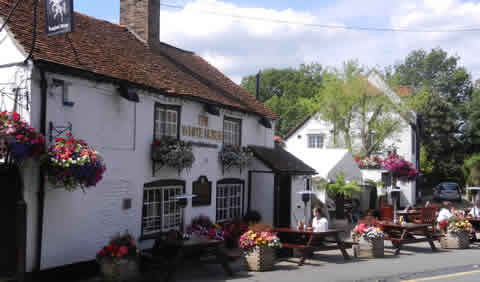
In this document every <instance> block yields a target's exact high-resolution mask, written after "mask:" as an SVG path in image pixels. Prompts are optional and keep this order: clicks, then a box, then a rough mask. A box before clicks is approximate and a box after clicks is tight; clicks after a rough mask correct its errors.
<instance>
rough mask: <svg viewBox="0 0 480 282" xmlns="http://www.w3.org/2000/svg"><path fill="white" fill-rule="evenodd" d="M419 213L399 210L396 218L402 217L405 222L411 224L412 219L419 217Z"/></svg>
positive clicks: (417, 211)
mask: <svg viewBox="0 0 480 282" xmlns="http://www.w3.org/2000/svg"><path fill="white" fill-rule="evenodd" d="M420 214H421V212H420V211H419V210H408V211H405V210H401V211H397V215H398V216H403V217H404V218H405V220H406V221H407V222H412V220H413V217H415V216H420Z"/></svg>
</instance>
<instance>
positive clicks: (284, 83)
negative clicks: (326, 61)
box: [240, 63, 323, 136]
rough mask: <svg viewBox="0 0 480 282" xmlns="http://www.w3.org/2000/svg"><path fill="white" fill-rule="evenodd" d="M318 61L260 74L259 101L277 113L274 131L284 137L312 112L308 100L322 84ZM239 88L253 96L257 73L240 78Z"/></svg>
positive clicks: (268, 70) (321, 69)
mask: <svg viewBox="0 0 480 282" xmlns="http://www.w3.org/2000/svg"><path fill="white" fill-rule="evenodd" d="M322 71H323V68H322V66H321V65H320V64H317V63H312V64H309V65H300V67H299V68H298V69H294V68H287V69H267V70H264V71H262V73H261V77H260V85H259V86H260V87H259V88H260V89H259V100H260V101H262V102H264V104H265V106H267V107H268V108H269V109H271V110H272V111H273V112H275V113H276V114H277V115H278V116H279V120H278V121H277V122H276V128H275V134H276V135H279V136H285V135H286V134H287V133H288V131H289V130H290V129H292V128H294V127H295V126H296V125H297V124H298V123H299V122H300V121H302V120H303V119H304V118H305V117H306V116H307V115H308V114H310V113H311V106H310V99H312V98H313V97H315V96H316V95H318V93H319V89H320V87H321V86H322ZM240 85H241V87H243V88H244V89H245V90H247V91H248V92H250V93H251V94H252V95H255V91H256V75H249V76H246V77H244V78H243V79H242V82H241V84H240Z"/></svg>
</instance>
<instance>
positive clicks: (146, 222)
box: [142, 180, 185, 236]
mask: <svg viewBox="0 0 480 282" xmlns="http://www.w3.org/2000/svg"><path fill="white" fill-rule="evenodd" d="M184 191H185V182H184V181H180V180H161V181H156V182H152V183H149V184H145V186H144V189H143V210H142V236H147V235H152V234H156V233H158V232H163V231H168V230H171V229H179V228H180V224H182V217H183V214H182V208H181V207H180V206H179V205H178V202H177V200H176V199H175V196H177V195H179V194H183V193H184Z"/></svg>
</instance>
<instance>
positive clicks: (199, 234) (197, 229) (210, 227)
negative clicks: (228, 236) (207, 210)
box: [187, 215, 225, 240]
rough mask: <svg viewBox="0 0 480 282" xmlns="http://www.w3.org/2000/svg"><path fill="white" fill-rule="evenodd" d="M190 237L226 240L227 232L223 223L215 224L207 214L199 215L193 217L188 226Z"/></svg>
mask: <svg viewBox="0 0 480 282" xmlns="http://www.w3.org/2000/svg"><path fill="white" fill-rule="evenodd" d="M187 234H188V235H189V236H190V239H197V240H225V232H224V230H223V228H222V226H221V225H219V224H214V223H212V222H211V221H210V218H209V217H207V216H205V215H199V216H197V217H195V218H193V219H192V223H191V224H190V225H189V226H188V227H187Z"/></svg>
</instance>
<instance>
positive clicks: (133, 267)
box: [99, 258, 139, 282]
mask: <svg viewBox="0 0 480 282" xmlns="http://www.w3.org/2000/svg"><path fill="white" fill-rule="evenodd" d="M99 264H100V272H101V274H102V277H103V279H104V281H112V282H113V281H115V282H117V281H135V280H136V279H138V276H139V270H138V262H137V260H136V259H132V258H129V259H125V258H121V259H103V260H101V261H100V262H99Z"/></svg>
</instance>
